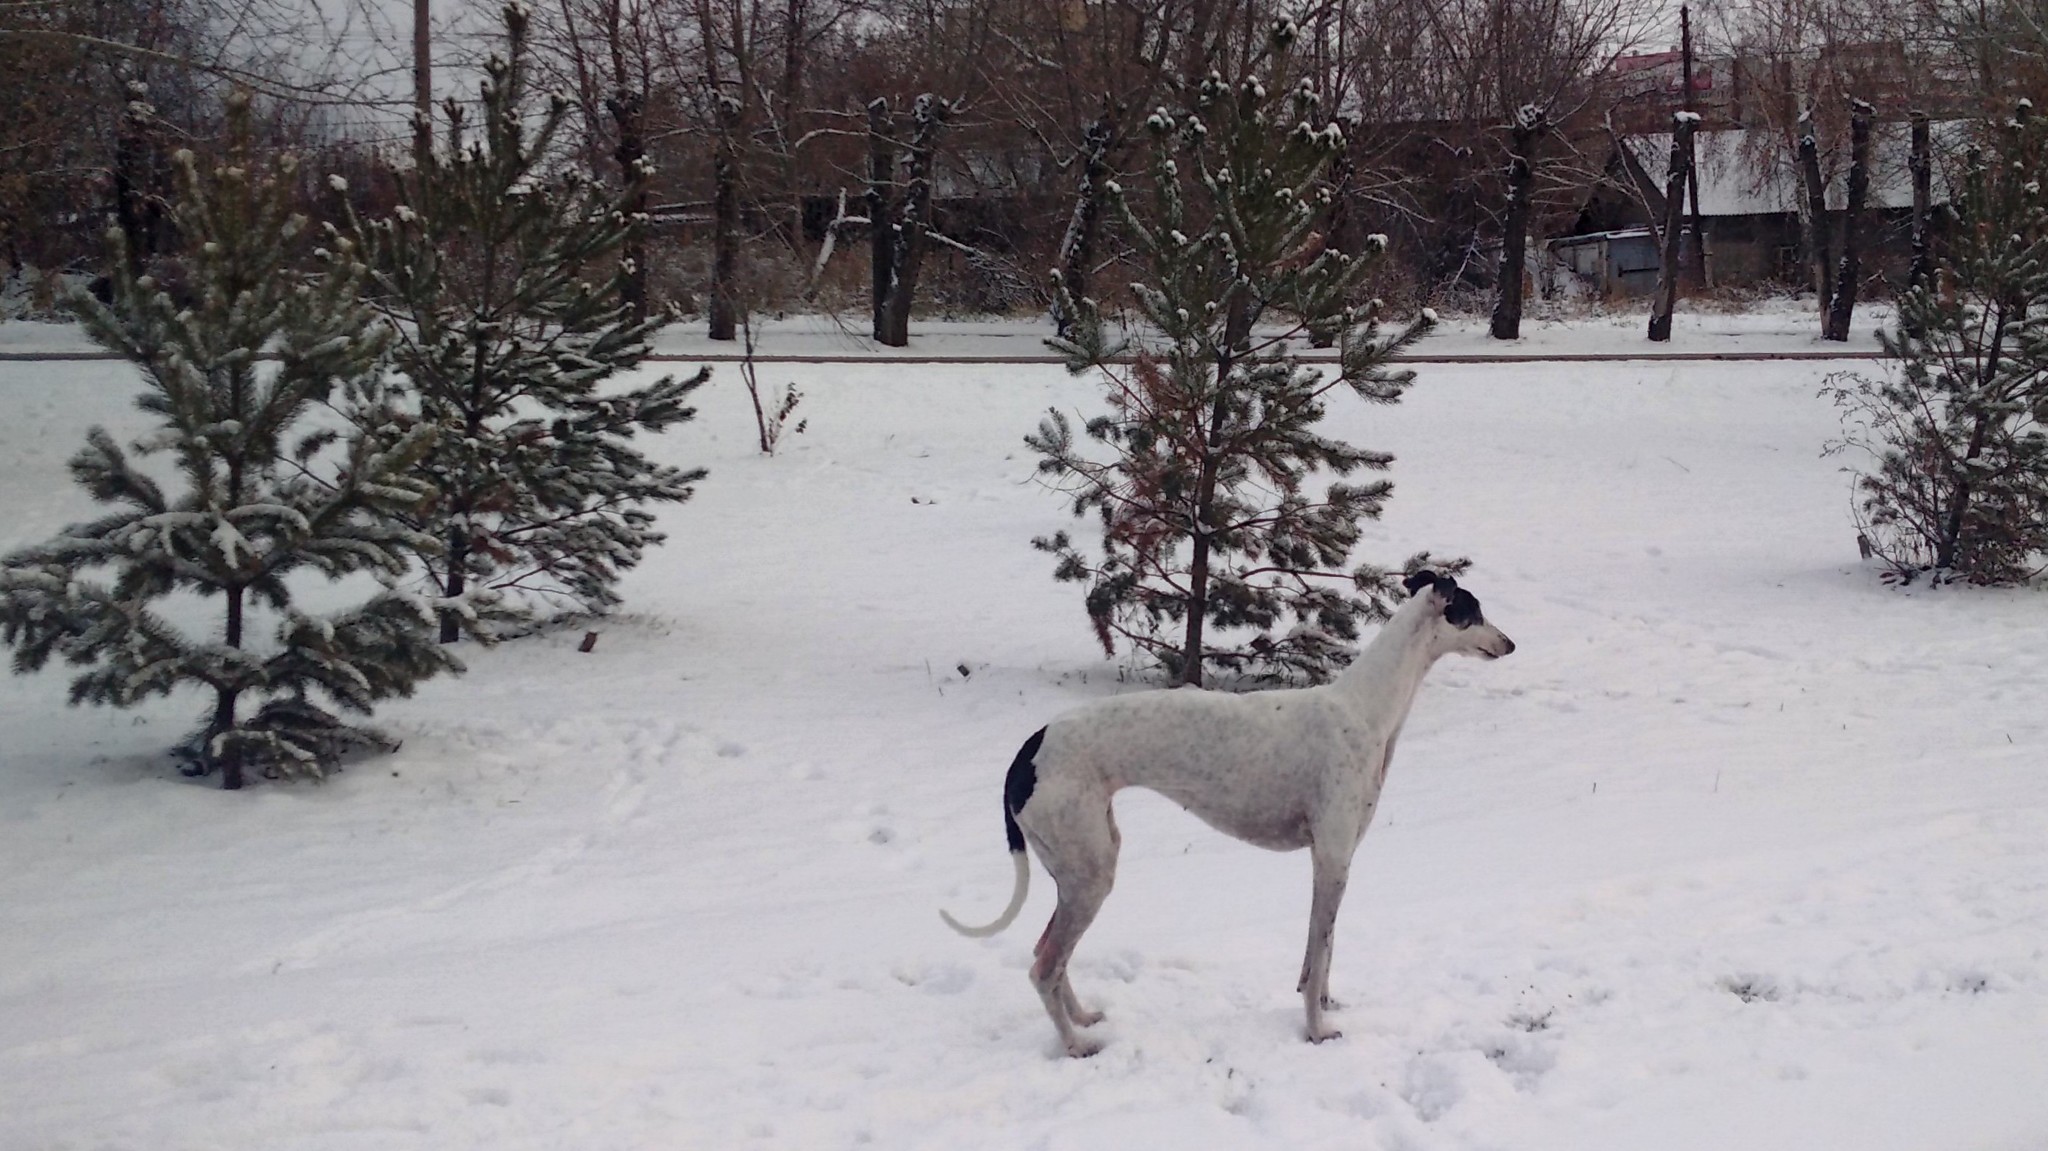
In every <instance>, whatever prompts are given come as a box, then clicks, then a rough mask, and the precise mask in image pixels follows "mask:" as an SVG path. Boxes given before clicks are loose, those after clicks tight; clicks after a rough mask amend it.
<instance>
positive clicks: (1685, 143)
mask: <svg viewBox="0 0 2048 1151" xmlns="http://www.w3.org/2000/svg"><path fill="white" fill-rule="evenodd" d="M1698 125H1699V117H1698V116H1695V115H1694V114H1692V113H1691V112H1678V113H1675V114H1673V115H1672V117H1671V161H1670V164H1669V166H1668V167H1666V168H1665V174H1664V247H1663V251H1662V252H1661V254H1660V257H1659V259H1658V261H1657V296H1656V298H1655V299H1654V300H1653V301H1651V304H1650V339H1651V340H1652V341H1654V342H1656V343H1663V342H1664V341H1666V340H1669V339H1670V338H1671V313H1672V312H1673V311H1675V310H1676V309H1677V307H1678V277H1679V275H1680V269H1679V237H1680V234H1681V233H1682V232H1683V231H1684V227H1685V222H1684V220H1683V219H1682V217H1681V216H1680V214H1679V208H1680V206H1681V205H1683V204H1684V203H1685V178H1686V175H1687V174H1688V173H1689V172H1690V171H1691V170H1692V135H1693V129H1694V128H1696V127H1698Z"/></svg>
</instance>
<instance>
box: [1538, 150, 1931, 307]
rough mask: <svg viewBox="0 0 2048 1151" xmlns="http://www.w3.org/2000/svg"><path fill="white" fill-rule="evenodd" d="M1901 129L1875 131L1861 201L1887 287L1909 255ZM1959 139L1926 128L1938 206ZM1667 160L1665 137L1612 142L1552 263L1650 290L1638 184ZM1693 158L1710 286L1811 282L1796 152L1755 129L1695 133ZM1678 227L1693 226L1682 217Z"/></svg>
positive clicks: (1644, 207) (1870, 252) (1652, 280)
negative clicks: (1602, 168) (1600, 174)
mask: <svg viewBox="0 0 2048 1151" xmlns="http://www.w3.org/2000/svg"><path fill="white" fill-rule="evenodd" d="M1909 132H1910V129H1909V127H1908V126H1907V125H1906V124H1902V123H1880V124H1877V125H1876V126H1875V127H1874V130H1873V133H1872V139H1871V173H1870V191H1869V194H1868V196H1867V198H1866V199H1865V201H1864V226H1865V228H1866V231H1865V233H1864V237H1863V240H1864V257H1863V263H1864V267H1865V268H1867V269H1869V270H1870V272H1871V273H1872V274H1875V275H1879V276H1885V277H1888V278H1890V279H1892V280H1894V281H1895V280H1896V279H1897V278H1898V277H1899V276H1900V275H1902V274H1903V271H1904V269H1905V267H1906V264H1907V261H1908V259H1909V258H1910V251H1909V249H1908V246H1907V240H1908V237H1907V228H1908V223H1909V220H1910V213H1911V209H1912V206H1913V190H1912V178H1911V174H1910V170H1909V168H1908V164H1907V153H1908V144H1909ZM1967 142H1968V125H1967V124H1965V123H1964V122H1962V121H1939V122H1936V123H1935V124H1934V125H1933V152H1934V181H1933V183H1934V188H1933V203H1934V204H1935V205H1937V206H1938V205H1941V204H1943V203H1946V202H1947V199H1948V181H1947V179H1946V174H1947V172H1946V170H1947V169H1948V168H1949V167H1951V166H1953V164H1954V163H1955V162H1956V160H1957V158H1958V157H1960V155H1961V154H1962V152H1963V150H1964V148H1965V147H1966V145H1967ZM1670 153H1671V134H1670V133H1669V132H1639V133H1633V134H1628V135H1623V136H1621V137H1620V138H1619V147H1618V148H1616V149H1614V150H1612V151H1611V153H1610V155H1609V156H1608V159H1607V163H1606V166H1605V177H1606V178H1605V179H1603V180H1602V181H1600V182H1599V183H1598V184H1597V185H1596V186H1595V187H1594V188H1593V189H1592V191H1591V193H1590V194H1589V195H1588V198H1587V200H1586V202H1585V204H1584V206H1583V208H1582V209H1581V210H1580V212H1579V214H1578V218H1577V219H1576V220H1575V221H1574V222H1573V226H1572V228H1571V229H1570V234H1568V235H1566V236H1562V237H1559V238H1556V239H1553V240H1551V241H1550V244H1549V247H1550V250H1551V252H1552V253H1553V254H1554V255H1555V257H1556V258H1557V260H1558V261H1559V262H1560V263H1561V264H1563V265H1565V266H1566V267H1568V268H1570V269H1571V270H1572V271H1573V272H1574V273H1575V274H1576V275H1578V276H1579V277H1580V278H1581V279H1582V280H1584V281H1585V283H1586V285H1587V286H1588V287H1590V288H1591V289H1593V290H1594V291H1596V292H1598V293H1600V294H1603V295H1605V294H1622V295H1626V294H1635V293H1639V292H1647V291H1649V290H1651V288H1653V287H1654V286H1655V285H1656V280H1657V265H1658V259H1657V252H1656V249H1655V244H1654V241H1653V240H1652V238H1651V237H1652V219H1651V209H1652V207H1653V206H1657V205H1654V204H1652V203H1646V202H1645V197H1644V195H1643V194H1642V193H1641V192H1640V191H1639V189H1640V188H1642V187H1644V186H1648V187H1651V188H1655V189H1658V190H1660V191H1661V189H1662V187H1663V184H1664V173H1665V171H1666V166H1667V164H1668V162H1669V156H1670ZM1694 155H1695V157H1696V163H1697V166H1698V173H1699V206H1700V224H1701V230H1702V232H1703V233H1704V236H1705V251H1706V256H1707V273H1708V278H1709V280H1710V281H1711V282H1713V283H1714V284H1716V285H1722V286H1729V285H1743V284H1756V283H1764V282H1769V281H1777V282H1782V283H1787V284H1804V283H1806V282H1808V280H1809V276H1808V273H1807V271H1806V267H1807V262H1806V254H1805V250H1804V241H1803V236H1802V229H1801V227H1800V217H1801V213H1802V212H1803V211H1804V208H1805V203H1806V195H1805V191H1804V189H1803V188H1802V187H1801V185H1800V181H1799V175H1798V172H1797V170H1796V169H1795V168H1794V166H1793V165H1794V161H1795V154H1794V152H1793V149H1792V147H1791V146H1790V144H1789V142H1787V141H1785V140H1784V139H1782V137H1780V136H1779V135H1778V134H1777V133H1776V132H1774V131H1772V130H1770V129H1764V128H1731V129H1725V130H1722V131H1705V132H1701V133H1699V134H1698V135H1697V136H1696V137H1695V138H1694ZM1631 166H1633V167H1634V169H1635V171H1634V173H1631V172H1630V168H1631ZM1844 185H1845V181H1844V180H1842V179H1840V178H1833V179H1829V180H1828V181H1827V204H1828V208H1829V213H1828V214H1829V221H1828V226H1829V227H1831V228H1833V229H1835V230H1836V233H1835V234H1837V235H1839V230H1840V228H1841V226H1842V216H1843V215H1844V214H1845V209H1846V206H1847V203H1846V198H1847V192H1846V190H1845V187H1844ZM1658 199H1660V200H1661V195H1659V197H1658ZM1687 216H1688V217H1689V216H1690V212H1689V211H1688V213H1687ZM1661 222H1662V221H1661V219H1660V220H1658V221H1657V223H1660V224H1661ZM1686 226H1687V227H1690V222H1689V219H1688V222H1687V224H1686Z"/></svg>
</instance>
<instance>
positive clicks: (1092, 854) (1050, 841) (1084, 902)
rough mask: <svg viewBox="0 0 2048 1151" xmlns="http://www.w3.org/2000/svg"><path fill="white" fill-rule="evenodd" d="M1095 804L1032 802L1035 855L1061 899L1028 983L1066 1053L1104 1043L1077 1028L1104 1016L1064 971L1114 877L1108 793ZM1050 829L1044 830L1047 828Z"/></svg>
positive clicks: (1114, 837)
mask: <svg viewBox="0 0 2048 1151" xmlns="http://www.w3.org/2000/svg"><path fill="white" fill-rule="evenodd" d="M1090 807H1092V808H1093V810H1092V811H1091V810H1088V809H1086V808H1082V807H1081V806H1080V805H1078V804H1077V805H1069V806H1067V807H1066V808H1065V809H1064V810H1061V811H1058V812H1053V811H1047V810H1044V809H1042V808H1037V807H1034V810H1032V812H1031V816H1032V817H1033V818H1032V820H1031V823H1032V825H1033V826H1032V827H1031V831H1032V838H1033V840H1034V841H1035V842H1034V846H1036V847H1037V848H1038V860H1039V862H1040V863H1042V864H1043V865H1044V866H1045V869H1046V871H1048V872H1050V873H1051V874H1052V877H1053V881H1054V882H1055V883H1057V884H1058V885H1059V903H1058V904H1057V905H1056V906H1055V907H1054V908H1053V913H1052V921H1051V922H1050V923H1048V924H1046V927H1045V934H1044V935H1043V936H1041V937H1040V938H1039V940H1038V947H1037V949H1036V955H1037V959H1036V961H1035V962H1034V963H1032V965H1031V984H1032V986H1033V987H1035V988H1037V990H1038V997H1039V999H1040V1000H1042V1001H1043V1002H1044V1003H1045V1013H1046V1014H1047V1015H1048V1016H1050V1017H1051V1018H1052V1025H1053V1027H1054V1028H1055V1029H1057V1030H1058V1031H1059V1035H1060V1042H1061V1043H1062V1044H1064V1045H1065V1046H1066V1049H1067V1054H1069V1055H1072V1056H1075V1057H1077V1058H1079V1057H1085V1056H1089V1055H1093V1054H1095V1053H1096V1052H1097V1051H1100V1050H1102V1044H1101V1043H1100V1042H1098V1041H1096V1040H1093V1039H1088V1038H1086V1037H1084V1036H1082V1035H1080V1034H1078V1033H1077V1032H1076V1031H1075V1027H1076V1026H1077V1025H1078V1026H1081V1027H1087V1026H1089V1025H1091V1024H1094V1023H1096V1022H1099V1021H1100V1020H1101V1018H1102V1016H1101V1014H1100V1013H1098V1012H1092V1011H1089V1010H1087V1009H1086V1008H1084V1007H1082V1006H1081V1003H1080V1000H1079V999H1078V998H1076V997H1075V995H1074V987H1073V984H1072V983H1071V982H1069V980H1068V977H1067V963H1068V961H1069V960H1071V959H1072V958H1073V955H1074V948H1075V946H1076V945H1078V944H1079V943H1080V942H1081V934H1082V933H1083V932H1085V931H1087V930H1088V926H1089V925H1090V924H1092V923H1094V922H1095V916H1096V914H1097V913H1098V912H1100V911H1101V910H1102V902H1103V900H1105V899H1108V898H1109V891H1110V888H1111V887H1112V886H1114V885H1115V883H1116V856H1117V846H1118V843H1119V841H1120V837H1119V836H1118V834H1117V830H1116V823H1115V821H1114V820H1113V819H1112V818H1111V816H1110V812H1109V803H1108V799H1107V797H1102V798H1101V799H1100V800H1099V802H1098V803H1097V804H1091V805H1090ZM1048 832H1050V833H1051V834H1050V835H1048V834H1047V833H1048Z"/></svg>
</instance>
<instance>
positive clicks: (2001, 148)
mask: <svg viewBox="0 0 2048 1151" xmlns="http://www.w3.org/2000/svg"><path fill="white" fill-rule="evenodd" d="M2029 113H2030V109H2029V107H2028V106H2027V105H2026V104H2024V103H2022V105H2021V107H2020V109H2019V113H2018V115H2016V116H2015V117H2013V118H2012V119H2010V120H2008V121H2007V122H2006V123H2005V124H2004V125H2003V126H2001V127H2000V128H1998V129H1997V130H1996V131H1995V133H1994V137H1993V139H1992V141H1991V143H1992V147H1991V153H1992V154H1991V155H1989V156H1986V155H1984V154H1983V152H1982V151H1981V150H1979V151H1975V152H1973V153H1972V155H1971V156H1970V158H1969V159H1968V161H1967V162H1966V166H1965V173H1964V177H1963V180H1962V182H1961V188H1960V193H1961V194H1960V195H1959V196H1957V197H1956V198H1955V202H1954V205H1953V207H1954V210H1955V213H1956V220H1955V224H1956V226H1955V228H1954V229H1953V231H1952V240H1951V243H1950V244H1949V245H1948V250H1947V251H1946V253H1945V254H1943V255H1942V257H1941V258H1940V259H1939V260H1938V261H1937V275H1936V276H1935V278H1934V281H1933V282H1931V283H1919V284H1915V285H1913V286H1912V287H1911V288H1909V289H1908V290H1907V291H1906V292H1905V293H1904V294H1903V295H1901V296H1900V298H1899V304H1898V317H1897V320H1896V322H1895V324H1894V325H1893V327H1892V329H1891V330H1889V331H1885V332H1881V333H1880V339H1881V341H1882V343H1883V345H1884V350H1885V353H1886V355H1887V356H1888V357H1889V358H1890V360H1891V361H1892V365H1891V367H1892V370H1891V371H1889V372H1888V373H1886V374H1885V375H1883V376H1881V377H1878V378H1870V377H1866V376H1861V375H1848V376H1844V377H1841V378H1839V379H1838V380H1836V381H1834V382H1833V383H1832V384H1831V386H1830V389H1829V391H1830V394H1831V395H1832V396H1833V397H1834V399H1835V401H1836V403H1837V405H1838V406H1840V407H1841V408H1842V409H1843V411H1844V421H1845V423H1846V424H1847V425H1848V426H1849V432H1848V434H1847V435H1846V436H1845V437H1844V438H1843V439H1842V440H1841V441H1839V442H1838V443H1836V444H1833V445H1831V449H1832V450H1842V449H1846V448H1855V449H1859V450H1862V451H1866V452H1868V453H1869V454H1870V455H1871V456H1873V457H1874V458H1875V460H1876V463H1877V467H1876V470H1875V471H1872V472H1869V473H1866V474H1863V475H1860V476H1859V477H1858V479H1857V489H1858V491H1859V492H1860V493H1861V496H1862V498H1861V501H1860V503H1859V507H1858V510H1859V512H1860V518H1861V520H1862V524H1861V527H1862V538H1863V542H1864V546H1865V548H1866V549H1867V550H1868V551H1870V552H1872V553H1874V554H1875V555H1877V556H1878V557H1879V558H1880V559H1882V560H1883V561H1884V562H1885V563H1886V564H1887V565H1888V566H1889V567H1890V569H1891V574H1892V575H1893V576H1894V578H1898V579H1902V580H1911V579H1913V578H1916V577H1917V576H1918V575H1920V574H1922V573H1927V574H1929V575H1931V577H1932V578H1933V579H1935V580H1937V581H1942V580H1947V579H1951V578H1959V579H1964V580H1968V581H1970V582H1972V583H2011V582H2016V581H2019V580H2024V579H2027V578H2029V577H2030V576H2031V575H2034V574H2036V573H2038V572H2039V571H2040V570H2041V569H2042V566H2043V562H2044V560H2048V200H2044V197H2043V195H2042V190H2041V182H2042V180H2043V179H2048V125H2044V124H2043V122H2042V121H2041V120H2040V119H2039V118H2038V117H2035V116H2032V115H2030V114H2029Z"/></svg>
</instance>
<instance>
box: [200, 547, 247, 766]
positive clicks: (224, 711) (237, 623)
mask: <svg viewBox="0 0 2048 1151" xmlns="http://www.w3.org/2000/svg"><path fill="white" fill-rule="evenodd" d="M242 596H243V591H242V589H241V588H239V587H230V588H228V589H227V601H228V634H227V646H229V647H230V648H233V649H235V650H237V651H240V650H241V647H242ZM241 694H242V689H241V688H238V687H234V688H231V687H216V688H214V704H213V723H212V724H210V725H209V726H208V727H207V729H206V737H205V738H206V739H207V740H208V741H209V742H211V741H212V739H213V737H214V736H217V735H220V734H221V733H222V732H228V731H233V730H234V729H235V701H236V699H237V698H238V697H239V696H240V695H241ZM220 787H221V790H222V791H240V790H241V789H242V755H241V752H239V751H237V750H235V749H234V748H233V747H232V746H230V747H229V749H228V753H227V754H226V755H225V756H222V757H221V761H220Z"/></svg>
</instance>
